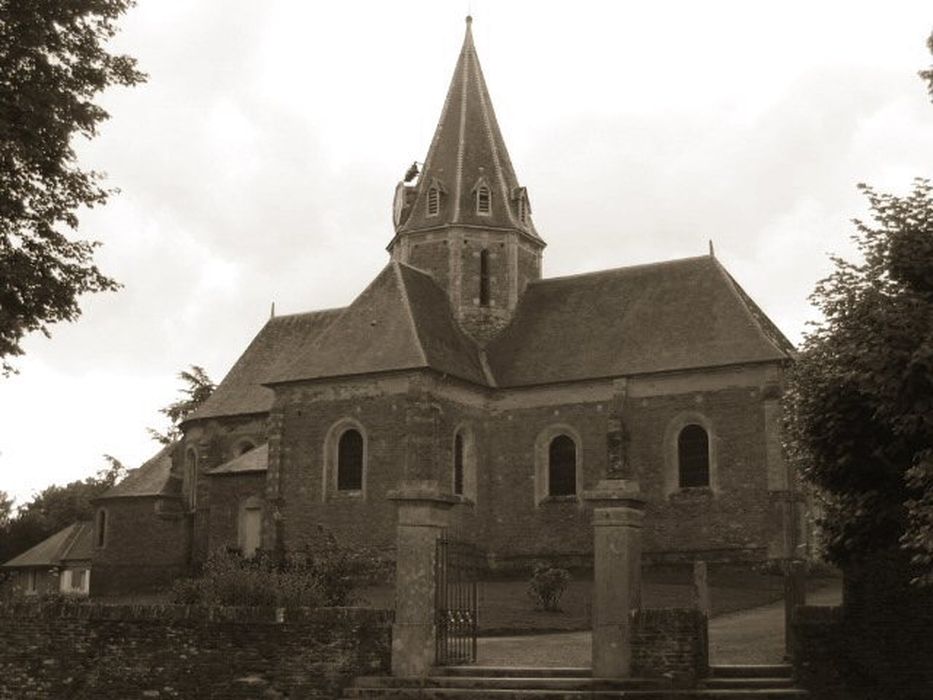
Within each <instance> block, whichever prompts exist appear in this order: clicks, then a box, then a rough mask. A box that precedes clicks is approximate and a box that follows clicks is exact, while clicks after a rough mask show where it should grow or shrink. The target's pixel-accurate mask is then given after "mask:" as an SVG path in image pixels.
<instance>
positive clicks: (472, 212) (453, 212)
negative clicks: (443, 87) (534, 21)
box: [398, 17, 540, 240]
mask: <svg viewBox="0 0 933 700" xmlns="http://www.w3.org/2000/svg"><path fill="white" fill-rule="evenodd" d="M471 24H472V20H471V18H469V17H467V25H466V33H465V35H464V38H463V46H462V47H461V49H460V56H459V58H458V59H457V65H456V67H455V68H454V74H453V77H452V78H451V81H450V88H449V89H448V92H447V98H446V99H445V100H444V107H443V109H442V111H441V118H440V120H439V121H438V124H437V129H436V130H435V132H434V138H433V139H432V140H431V146H430V147H429V149H428V155H427V156H426V157H425V160H424V168H423V170H422V172H421V177H420V179H419V180H418V185H417V192H416V194H415V196H414V198H413V201H412V207H411V210H410V212H409V213H408V215H407V217H405V220H404V221H400V222H399V225H398V233H399V234H405V233H408V232H411V231H416V230H421V229H427V228H436V227H437V226H440V225H445V224H457V225H475V226H480V227H482V228H486V229H488V228H511V229H516V230H518V231H521V232H523V233H525V234H527V235H529V236H531V237H532V238H534V239H537V240H540V239H539V238H538V234H537V233H536V232H535V229H534V225H533V224H532V222H531V218H530V217H526V220H525V221H524V222H522V221H521V220H520V218H519V215H518V198H519V197H521V196H525V191H524V189H523V188H521V187H519V182H518V178H517V177H516V176H515V170H514V169H513V167H512V160H511V158H509V152H508V149H506V147H505V140H504V139H503V138H502V132H501V131H500V130H499V123H498V121H497V120H496V113H495V111H494V110H493V107H492V100H491V99H490V97H489V90H488V89H487V88H486V80H485V78H484V77H483V71H482V68H480V65H479V58H478V56H477V55H476V47H475V46H474V45H473V32H472V29H471ZM480 184H485V186H487V187H488V188H489V190H490V193H491V198H490V212H489V213H488V214H479V213H477V212H476V207H475V206H474V203H473V198H474V196H475V192H476V190H477V188H478V187H479V186H480ZM432 186H438V187H439V189H440V191H441V192H442V193H443V194H442V195H441V197H440V210H439V212H438V213H437V214H433V215H431V214H429V213H428V211H427V196H426V193H427V191H428V188H430V187H432Z"/></svg>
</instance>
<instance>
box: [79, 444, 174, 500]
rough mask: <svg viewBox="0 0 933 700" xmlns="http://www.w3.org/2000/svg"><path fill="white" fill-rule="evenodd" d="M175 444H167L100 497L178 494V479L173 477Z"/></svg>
mask: <svg viewBox="0 0 933 700" xmlns="http://www.w3.org/2000/svg"><path fill="white" fill-rule="evenodd" d="M174 449H175V445H174V444H172V445H166V446H165V447H163V448H162V449H161V450H159V451H158V452H157V453H156V454H155V455H154V456H152V457H151V458H150V459H148V460H147V461H146V462H144V463H143V464H142V466H140V467H138V468H136V469H132V470H130V472H129V473H128V474H127V475H126V478H125V479H123V481H121V482H120V483H118V484H116V485H115V486H114V487H113V488H111V489H110V490H109V491H107V492H105V493H104V494H103V495H101V496H99V497H98V498H99V499H100V498H135V497H147V496H148V497H151V496H174V495H177V491H178V484H175V483H173V481H177V479H174V480H173V478H172V451H173V450H174Z"/></svg>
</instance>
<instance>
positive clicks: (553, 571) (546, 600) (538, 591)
mask: <svg viewBox="0 0 933 700" xmlns="http://www.w3.org/2000/svg"><path fill="white" fill-rule="evenodd" d="M568 583H570V572H569V571H567V569H561V568H559V567H556V566H551V565H550V564H547V563H545V562H540V561H539V562H535V565H534V569H533V572H532V574H531V580H530V581H529V582H528V595H529V597H530V598H531V600H532V601H534V606H535V609H536V610H549V611H552V612H553V611H557V610H560V607H559V605H560V598H561V596H562V595H564V591H565V590H567V584H568Z"/></svg>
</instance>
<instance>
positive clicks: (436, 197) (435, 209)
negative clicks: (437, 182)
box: [428, 185, 441, 216]
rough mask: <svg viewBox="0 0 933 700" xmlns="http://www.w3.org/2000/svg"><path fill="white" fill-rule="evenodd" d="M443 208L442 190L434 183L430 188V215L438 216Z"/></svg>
mask: <svg viewBox="0 0 933 700" xmlns="http://www.w3.org/2000/svg"><path fill="white" fill-rule="evenodd" d="M440 210H441V191H440V189H438V188H437V187H436V186H434V185H432V186H431V187H429V188H428V216H437V215H438V213H439V212H440Z"/></svg>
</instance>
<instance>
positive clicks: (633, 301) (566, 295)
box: [487, 256, 793, 386]
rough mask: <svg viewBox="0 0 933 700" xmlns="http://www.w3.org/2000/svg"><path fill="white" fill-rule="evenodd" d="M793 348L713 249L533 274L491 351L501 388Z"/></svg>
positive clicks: (778, 356)
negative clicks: (578, 271) (570, 272)
mask: <svg viewBox="0 0 933 700" xmlns="http://www.w3.org/2000/svg"><path fill="white" fill-rule="evenodd" d="M792 354H793V346H792V345H791V343H790V342H789V341H787V339H786V338H784V336H783V335H781V333H780V331H778V330H777V328H776V327H774V325H773V324H772V323H771V322H770V321H768V320H767V318H766V317H765V316H764V314H763V313H762V312H761V310H760V309H758V307H757V306H755V305H754V304H753V303H752V302H751V300H750V299H749V298H748V295H747V294H745V292H744V291H743V290H742V289H741V288H740V287H739V286H738V284H736V282H735V280H733V279H732V277H731V276H730V275H729V274H728V273H727V272H726V271H725V269H723V267H722V266H721V265H720V264H719V262H718V261H717V260H716V259H715V258H714V257H712V256H703V257H697V258H685V259H682V260H671V261H668V262H662V263H655V264H650V265H638V266H634V267H625V268H619V269H614V270H604V271H600V272H593V273H589V274H583V275H574V276H571V277H559V278H552V279H545V280H539V281H536V282H532V283H531V284H529V285H528V287H527V289H526V291H525V294H524V295H523V296H522V298H521V301H520V303H519V306H518V308H517V310H516V313H515V316H514V318H513V321H512V323H511V324H510V325H509V326H508V327H507V328H506V329H505V330H504V331H503V332H502V334H500V335H499V336H498V337H497V338H496V339H495V340H494V341H493V342H492V343H491V344H490V346H489V347H488V348H487V359H488V362H489V365H490V367H491V369H492V372H493V374H494V376H495V377H496V379H497V381H498V383H499V386H523V385H531V384H542V383H550V382H564V381H574V380H582V379H591V378H598V377H610V376H623V375H633V374H643V373H650V372H664V371H673V370H683V369H692V368H700V367H714V366H723V365H731V364H740V363H748V362H764V361H780V360H783V359H787V358H788V357H790V356H791V355H792Z"/></svg>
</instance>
